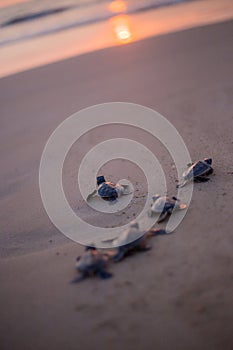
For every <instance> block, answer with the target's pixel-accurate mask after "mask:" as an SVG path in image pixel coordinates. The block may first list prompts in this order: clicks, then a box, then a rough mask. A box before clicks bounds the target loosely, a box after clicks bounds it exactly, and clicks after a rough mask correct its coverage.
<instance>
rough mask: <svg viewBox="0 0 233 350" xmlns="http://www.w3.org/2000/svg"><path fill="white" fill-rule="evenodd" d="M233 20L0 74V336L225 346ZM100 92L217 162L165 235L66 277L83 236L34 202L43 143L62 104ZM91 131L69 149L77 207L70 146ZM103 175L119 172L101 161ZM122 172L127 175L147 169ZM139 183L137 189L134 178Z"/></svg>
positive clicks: (25, 342)
mask: <svg viewBox="0 0 233 350" xmlns="http://www.w3.org/2000/svg"><path fill="white" fill-rule="evenodd" d="M232 32H233V22H232V21H229V22H224V23H220V24H215V25H209V26H204V27H200V28H194V29H190V30H186V31H183V32H179V33H171V34H167V35H163V36H158V37H154V38H149V39H145V40H143V41H139V42H136V43H132V44H130V45H127V46H119V47H115V48H109V49H105V50H102V51H97V52H93V53H89V54H87V55H82V56H78V57H75V58H72V59H69V60H65V61H62V62H59V63H54V64H51V65H48V66H43V67H40V68H37V69H34V70H31V71H27V72H23V73H19V74H16V75H13V76H10V77H7V78H3V79H1V80H0V91H1V96H0V105H1V130H0V134H1V175H0V178H1V182H0V183H1V188H0V193H1V200H0V216H1V236H0V240H1V245H0V247H1V248H0V251H1V255H2V259H1V265H0V275H1V281H2V283H1V289H0V302H1V316H0V318H1V322H0V346H1V349H3V350H6V349H7V350H8V349H9V350H14V349H25V350H26V349H34V350H35V349H38V350H39V349H44V348H46V349H56V350H59V349H88V350H89V349H92V348H93V347H94V348H100V347H102V348H103V349H120V348H121V349H122V348H123V349H161V350H165V349H166V350H170V349H179V350H183V349H185V350H186V349H198V350H201V349H210V350H220V349H225V350H230V349H232V348H233V341H232V331H233V327H232V324H233V319H232V318H233V316H232V315H233V314H232V285H233V269H232V267H233V266H232V265H233V263H232V243H233V238H232V223H231V215H232V206H231V201H232V196H233V189H232V179H233V177H232V176H233V175H232V174H233V165H232V149H233V136H232V126H233V125H232V121H233V119H232V94H233V85H232V75H233V46H232ZM109 101H127V102H134V103H138V104H142V105H145V106H148V107H151V108H154V109H156V110H157V111H158V112H160V113H161V114H163V115H164V116H165V117H166V118H167V119H168V120H170V121H171V122H172V123H173V124H174V125H175V127H176V128H177V129H178V130H179V132H180V134H181V135H182V137H183V139H184V140H185V142H186V145H187V147H188V149H189V151H190V154H191V156H192V158H193V159H194V160H196V159H198V158H202V157H205V156H208V157H209V156H211V157H213V160H214V169H215V174H214V175H213V176H212V177H211V181H210V182H209V183H206V184H195V188H194V193H193V199H192V203H191V206H190V209H189V211H188V213H187V215H186V217H185V219H184V220H183V222H182V223H181V225H180V226H179V227H178V228H177V230H176V231H175V232H174V234H173V235H170V236H166V237H157V238H154V239H153V240H152V241H151V244H152V246H153V249H152V250H151V251H148V252H145V253H141V254H137V255H135V256H133V257H129V258H128V259H125V260H124V261H123V262H122V263H120V264H115V265H113V266H112V267H111V271H112V272H113V274H114V278H112V279H111V280H108V281H101V280H98V279H92V280H91V279H90V280H87V281H85V282H83V283H82V284H79V285H75V286H74V285H69V283H68V282H69V281H70V280H71V279H72V278H73V277H74V276H75V270H74V261H75V258H76V256H77V255H78V254H80V253H81V252H82V250H83V248H82V247H81V246H79V245H78V244H76V243H73V242H70V241H69V240H68V239H66V238H65V237H64V236H63V235H62V234H60V233H59V232H58V231H57V230H56V229H55V228H54V226H53V225H52V224H51V223H50V221H49V219H48V217H47V215H46V213H45V210H44V209H43V206H42V203H41V199H40V195H39V187H38V167H39V161H40V156H41V152H42V150H43V147H44V145H45V143H46V140H47V139H48V137H49V135H50V134H51V132H52V131H53V130H54V129H55V127H56V126H57V125H58V124H59V123H60V122H62V121H63V120H64V119H65V118H66V117H68V116H69V115H71V114H72V113H74V112H76V111H77V110H80V109H82V108H84V107H88V106H90V105H93V104H96V103H102V102H109ZM121 131H122V130H121ZM117 132H118V133H119V129H116V130H113V131H112V133H113V134H114V133H116V134H117ZM134 132H135V131H133V130H131V131H130V130H127V133H128V135H134ZM102 133H103V131H101V130H100V131H99V135H98V137H99V138H101V135H102ZM122 133H124V131H122ZM122 133H121V135H122ZM134 136H135V135H134ZM136 137H137V138H138V139H139V140H141V141H143V140H144V141H145V144H149V145H150V147H151V149H152V150H155V149H156V151H157V155H158V157H159V159H160V160H161V163H162V165H163V168H164V169H165V170H166V171H167V173H168V176H167V180H168V187H169V190H170V191H172V190H173V189H174V181H175V173H173V172H172V173H170V169H171V164H172V160H171V159H170V158H169V157H168V156H167V155H166V152H164V150H162V149H160V148H159V147H158V148H157V146H155V145H154V143H153V142H154V141H153V140H152V139H150V137H148V136H147V137H145V135H143V134H142V135H136ZM94 142H95V138H92V137H89V138H88V137H86V139H85V138H84V139H83V141H82V143H81V146H80V145H79V147H78V148H77V150H78V151H77V153H76V152H75V148H74V150H73V152H71V156H70V159H68V160H67V168H66V176H67V178H66V179H65V181H64V182H65V188H66V190H67V193H68V197H69V200H70V202H71V204H72V205H74V206H76V209H78V210H79V211H80V212H83V215H86V216H88V215H89V214H90V212H88V211H86V209H85V207H84V206H83V202H82V201H81V200H80V199H79V197H78V196H76V194H75V193H73V192H74V191H72V188H73V181H74V180H72V179H73V175H74V170H73V167H72V159H73V160H74V159H76V158H75V157H76V156H77V157H78V158H79V157H81V156H82V153H83V152H85V150H86V149H87V148H88V147H90V146H91V145H92V144H93V143H94ZM155 144H156V143H155ZM72 157H74V158H72ZM119 172H120V175H121V173H124V169H120V171H119ZM106 175H107V176H109V178H110V179H113V180H115V179H116V177H117V175H118V174H117V175H116V174H114V173H113V172H112V168H106ZM129 175H130V177H131V178H132V181H133V182H135V181H136V180H137V178H139V179H140V178H141V177H142V178H143V175H142V174H139V175H138V176H137V173H136V172H134V171H133V170H131V171H130V173H129ZM139 190H140V191H141V192H140V193H141V194H142V195H143V194H145V191H146V190H145V188H144V186H141V187H140V188H139ZM142 202H143V197H142V198H141V199H140V200H139V201H138V202H137V201H136V202H135V205H134V206H132V207H131V208H130V210H129V212H128V213H127V215H128V218H125V219H124V220H126V221H127V220H130V219H131V218H133V214H134V213H135V211H136V210H137V209H138V207H139V206H140V205H141V203H142ZM83 208H84V209H83ZM109 220H110V223H111V222H112V221H111V220H112V219H109Z"/></svg>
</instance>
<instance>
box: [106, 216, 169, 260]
mask: <svg viewBox="0 0 233 350" xmlns="http://www.w3.org/2000/svg"><path fill="white" fill-rule="evenodd" d="M163 234H167V232H166V231H165V230H160V229H151V230H149V231H147V232H144V233H143V232H141V231H140V229H139V224H138V223H137V222H133V223H132V224H131V225H130V227H129V228H128V229H127V230H125V231H123V232H122V233H121V234H120V235H119V236H118V237H117V238H116V239H114V240H113V246H115V247H116V246H117V253H116V254H115V255H114V256H113V257H112V259H113V261H114V262H118V261H121V260H122V259H123V258H124V257H125V256H126V255H128V254H129V253H132V252H135V251H146V250H149V249H151V247H150V246H149V245H148V244H147V241H148V238H149V237H152V236H157V235H163ZM128 242H129V243H128Z"/></svg>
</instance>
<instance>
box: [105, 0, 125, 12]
mask: <svg viewBox="0 0 233 350" xmlns="http://www.w3.org/2000/svg"><path fill="white" fill-rule="evenodd" d="M126 8H127V7H126V3H125V1H123V0H115V1H112V2H111V3H110V4H109V6H108V9H109V11H111V12H113V13H122V12H125V11H126Z"/></svg>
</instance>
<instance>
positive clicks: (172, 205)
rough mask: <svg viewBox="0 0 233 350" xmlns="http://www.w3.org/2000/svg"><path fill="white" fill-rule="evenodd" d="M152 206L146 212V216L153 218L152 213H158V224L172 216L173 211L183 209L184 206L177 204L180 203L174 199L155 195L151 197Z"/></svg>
mask: <svg viewBox="0 0 233 350" xmlns="http://www.w3.org/2000/svg"><path fill="white" fill-rule="evenodd" d="M152 200H153V204H152V206H151V208H150V210H149V211H148V216H150V217H151V216H153V214H154V213H160V216H159V219H158V221H157V222H158V223H160V222H162V221H164V220H165V219H166V218H167V217H168V216H169V215H171V214H172V212H173V210H177V209H180V210H182V209H185V208H186V204H177V202H180V200H179V199H177V198H176V197H172V198H170V197H168V196H160V195H159V194H156V195H155V196H153V197H152Z"/></svg>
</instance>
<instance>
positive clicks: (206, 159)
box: [204, 158, 212, 165]
mask: <svg viewBox="0 0 233 350" xmlns="http://www.w3.org/2000/svg"><path fill="white" fill-rule="evenodd" d="M204 162H205V163H207V164H209V165H211V164H212V158H205V159H204Z"/></svg>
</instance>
